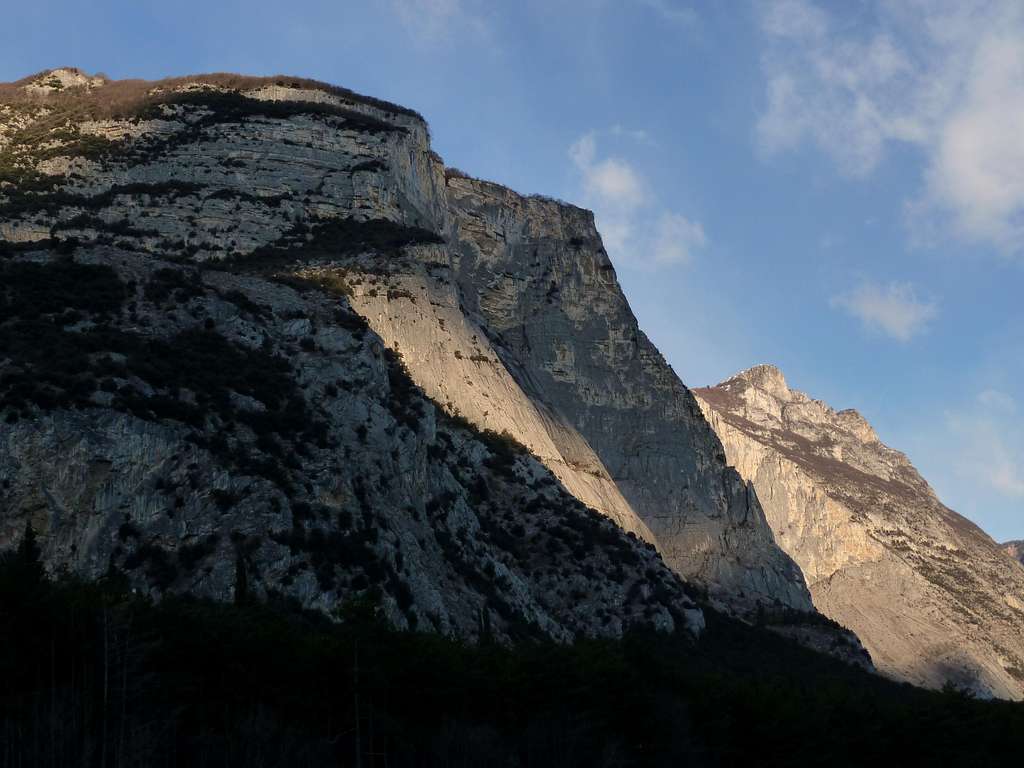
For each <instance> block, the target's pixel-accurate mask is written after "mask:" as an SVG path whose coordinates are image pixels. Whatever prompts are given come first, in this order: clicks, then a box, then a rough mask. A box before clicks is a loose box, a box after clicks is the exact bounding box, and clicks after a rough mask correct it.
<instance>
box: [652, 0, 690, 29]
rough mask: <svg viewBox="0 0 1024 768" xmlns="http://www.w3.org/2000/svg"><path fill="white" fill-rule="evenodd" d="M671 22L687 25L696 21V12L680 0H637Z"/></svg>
mask: <svg viewBox="0 0 1024 768" xmlns="http://www.w3.org/2000/svg"><path fill="white" fill-rule="evenodd" d="M637 2H638V3H639V4H640V5H642V6H646V7H647V8H650V9H651V10H653V11H654V12H656V13H657V14H658V15H659V16H661V18H663V19H664V20H665V21H667V22H669V23H671V24H679V25H680V26H685V27H689V26H692V25H693V24H696V23H697V12H696V11H695V10H694V9H693V8H691V7H690V6H689V5H687V4H686V3H683V2H680V0H637Z"/></svg>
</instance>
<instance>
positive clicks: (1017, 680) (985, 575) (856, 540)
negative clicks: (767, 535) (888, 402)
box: [694, 365, 1024, 699]
mask: <svg viewBox="0 0 1024 768" xmlns="http://www.w3.org/2000/svg"><path fill="white" fill-rule="evenodd" d="M694 392H695V394H696V396H697V399H698V401H699V402H700V405H701V407H702V408H703V410H704V412H705V413H706V414H707V417H708V420H709V421H710V423H711V425H712V426H713V427H714V429H715V431H716V432H717V434H718V436H719V438H721V441H722V443H723V445H724V446H725V452H726V455H727V457H728V460H729V463H730V464H732V465H733V466H735V467H736V469H737V470H738V471H739V473H740V475H741V476H742V477H743V478H744V479H746V480H747V481H749V482H750V483H752V484H753V486H754V488H755V490H756V491H757V495H758V497H759V498H760V500H761V504H762V506H763V508H764V511H765V515H766V518H767V521H768V523H769V525H770V526H771V529H772V531H773V532H774V534H775V540H776V541H777V542H778V544H779V546H781V547H782V548H783V549H784V550H785V551H786V552H787V553H788V554H789V555H790V556H791V557H792V558H793V559H794V560H795V561H796V562H797V564H798V565H799V566H800V568H801V569H802V571H803V573H804V575H805V577H806V579H807V584H808V586H809V588H810V591H811V595H812V597H813V600H814V605H815V606H816V607H817V608H818V610H819V611H821V612H822V613H824V614H825V615H827V616H829V617H831V618H833V619H835V620H836V621H837V622H839V623H841V624H843V625H845V626H847V627H849V628H850V629H852V630H853V631H854V632H855V633H856V634H857V636H858V637H859V638H860V639H861V641H862V642H863V643H864V645H865V647H866V648H867V649H868V651H869V652H870V654H871V657H872V660H873V661H874V663H875V665H876V666H877V668H878V669H879V670H880V671H882V672H884V673H885V674H888V675H890V676H892V677H895V678H898V679H902V680H907V681H909V682H913V683H915V684H920V685H925V686H931V687H941V686H942V685H944V684H945V683H946V682H952V683H953V684H955V685H958V686H961V687H966V688H968V689H970V690H974V691H976V692H978V693H979V694H982V695H994V696H999V697H1005V698H1015V699H1019V698H1021V696H1022V693H1024V569H1022V568H1020V567H1018V566H1017V565H1016V564H1015V563H1013V562H1012V561H1011V560H1010V559H1009V558H1007V557H1006V553H1004V552H1002V551H1001V550H1000V548H999V545H997V544H996V543H995V542H993V541H992V540H991V539H990V538H989V537H988V536H986V535H985V534H984V533H983V532H982V531H981V530H980V529H978V528H977V527H976V526H975V525H973V524H972V523H970V522H969V521H968V520H966V519H964V518H963V517H961V516H960V515H957V514H956V513H955V512H953V511H952V510H950V509H948V508H947V507H945V506H943V504H942V503H941V502H940V501H939V500H938V498H937V497H936V496H935V493H934V492H933V491H932V489H931V488H930V487H929V485H928V484H927V483H926V482H925V480H924V479H923V478H922V477H921V476H920V475H919V474H918V473H917V471H916V470H915V469H914V467H913V466H912V465H911V464H910V462H909V461H908V460H907V458H906V456H904V455H903V454H902V453H900V452H898V451H895V450H893V449H891V448H889V447H887V446H885V445H883V444H882V443H881V442H880V441H879V439H878V436H877V435H876V434H875V432H874V430H873V429H872V428H871V426H870V425H869V424H868V423H867V422H866V421H865V420H864V418H863V417H862V416H861V415H860V414H858V413H857V412H856V411H852V410H846V411H835V410H833V409H832V408H830V407H829V406H828V405H826V404H825V403H823V402H821V401H818V400H812V399H811V398H809V397H807V396H806V395H805V394H803V393H801V392H797V391H795V390H792V389H790V388H789V386H788V385H787V383H786V381H785V378H784V377H783V375H782V373H781V372H780V371H779V370H778V369H777V368H775V367H773V366H767V365H763V366H757V367H755V368H751V369H750V370H747V371H744V372H743V373H740V374H738V375H737V376H735V377H733V378H731V379H729V380H727V381H725V382H722V383H721V384H718V385H717V386H715V387H710V388H706V389H697V390H694Z"/></svg>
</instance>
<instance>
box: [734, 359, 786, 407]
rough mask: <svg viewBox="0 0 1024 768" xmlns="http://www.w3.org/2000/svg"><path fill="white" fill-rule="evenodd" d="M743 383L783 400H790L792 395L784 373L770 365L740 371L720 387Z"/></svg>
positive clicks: (763, 364) (764, 364)
mask: <svg viewBox="0 0 1024 768" xmlns="http://www.w3.org/2000/svg"><path fill="white" fill-rule="evenodd" d="M738 381H742V382H745V383H746V384H748V385H749V386H751V387H754V388H755V389H760V390H762V391H764V392H767V393H768V394H770V395H773V396H775V397H778V398H781V399H788V397H789V395H790V389H789V384H788V383H787V382H786V377H785V376H784V375H783V373H782V371H781V370H780V369H779V368H778V367H777V366H774V365H772V364H770V363H762V364H761V365H755V366H753V367H752V368H747V369H746V370H745V371H740V372H739V373H737V374H736V375H735V376H733V377H732V378H730V379H727V380H726V381H724V382H722V383H721V384H720V385H718V386H728V385H729V384H731V383H733V382H738Z"/></svg>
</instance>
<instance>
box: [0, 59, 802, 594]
mask: <svg viewBox="0 0 1024 768" xmlns="http://www.w3.org/2000/svg"><path fill="white" fill-rule="evenodd" d="M0 103H2V104H3V106H2V110H3V112H2V114H0V126H2V129H0V151H2V153H3V158H2V166H0V183H4V185H5V186H4V191H5V195H6V198H7V199H6V202H5V203H4V204H3V216H2V217H0V237H3V238H5V239H6V240H7V241H9V242H12V243H18V244H20V245H21V246H22V247H28V244H30V243H33V242H34V243H38V244H40V245H41V246H42V245H44V244H47V243H50V244H52V243H55V242H58V241H61V242H69V241H76V242H80V243H88V244H102V245H104V246H107V247H114V248H117V249H121V250H127V251H131V252H142V253H146V254H150V255H152V256H153V257H156V258H163V259H166V260H173V261H176V262H184V263H188V262H191V263H195V264H231V265H233V266H232V268H233V269H236V270H247V271H253V270H261V269H262V270H271V271H273V270H277V271H278V272H280V271H281V270H282V267H283V266H287V268H288V269H287V271H289V272H291V273H293V274H301V275H303V276H305V277H306V278H307V279H312V280H314V281H318V282H321V283H329V284H331V285H333V286H334V287H335V289H336V290H338V291H340V292H342V293H344V294H345V295H346V297H347V300H348V301H349V302H350V305H351V306H352V307H353V308H354V309H356V311H358V312H359V313H360V314H361V315H363V316H364V317H365V318H366V320H367V321H368V322H369V324H370V326H371V328H372V329H373V330H374V331H375V332H376V333H377V334H379V336H380V337H381V338H382V339H383V341H384V342H385V344H386V345H387V346H389V347H390V348H392V349H393V350H395V351H396V352H398V353H400V354H401V355H402V356H403V358H404V360H405V363H406V365H407V366H408V370H409V372H410V374H411V375H412V377H413V379H414V380H415V381H416V383H417V384H419V385H420V386H422V387H423V389H424V390H425V392H426V394H427V395H428V396H430V397H431V398H432V399H433V400H434V401H436V402H438V403H439V404H441V405H442V406H443V407H444V409H445V410H446V411H447V412H448V413H450V414H452V415H457V416H462V417H464V418H466V419H468V420H469V421H470V422H471V423H472V424H474V425H476V426H477V427H480V428H484V429H490V430H493V431H495V432H498V433H501V432H507V433H509V434H510V435H511V436H513V437H514V438H515V439H516V440H518V441H519V442H521V443H522V444H524V445H525V446H527V447H528V448H529V449H530V450H531V451H532V452H533V453H534V454H535V455H536V456H537V457H538V458H539V459H540V461H541V462H542V463H543V464H545V465H546V466H547V467H548V468H549V469H550V470H551V471H552V472H553V473H554V475H555V476H556V477H557V478H558V480H559V481H560V482H561V484H562V485H563V486H564V487H565V488H566V489H567V490H568V491H569V492H570V493H572V494H573V495H574V496H576V498H578V499H579V500H580V501H581V502H583V503H584V504H586V505H587V506H589V507H592V508H594V509H596V510H598V511H600V512H602V513H603V514H605V515H606V516H608V517H610V518H611V519H612V520H614V521H615V522H616V523H617V524H618V525H619V526H620V527H622V528H624V529H626V530H627V531H630V532H633V533H636V534H637V535H638V536H640V537H641V538H644V539H646V540H648V541H649V542H652V543H653V544H654V545H655V546H656V547H657V548H658V549H659V550H660V551H661V553H662V554H663V555H664V557H665V559H666V561H667V562H668V563H669V564H670V566H671V567H672V568H674V569H675V570H676V571H677V572H678V573H680V574H682V575H683V576H684V577H687V578H689V579H691V580H693V581H695V582H697V583H699V584H701V585H703V586H704V587H705V588H707V589H708V591H709V592H710V594H711V597H712V599H714V600H715V601H716V602H717V603H718V604H720V605H723V606H726V607H728V608H729V609H730V610H734V611H738V612H741V613H748V614H750V613H752V612H753V611H754V609H755V607H756V606H757V605H758V604H764V605H774V604H779V605H783V606H788V607H794V608H798V609H801V610H808V609H810V607H811V604H810V598H809V595H808V593H807V590H806V586H805V585H804V581H803V577H802V575H801V574H800V572H799V569H798V568H797V567H796V566H795V565H794V564H793V562H792V561H791V560H790V558H789V557H788V556H786V554H785V553H784V552H783V551H782V550H780V549H779V548H778V547H777V546H776V545H775V543H774V541H773V538H772V533H771V530H770V529H769V527H768V526H767V524H766V522H765V519H764V514H763V511H762V510H761V507H760V505H759V504H758V501H757V498H756V495H755V494H754V493H753V492H752V491H751V489H750V488H749V487H748V485H747V484H746V483H744V482H743V480H742V479H741V478H740V477H739V476H738V475H737V474H736V473H735V472H734V471H733V470H731V469H729V468H728V467H727V466H726V464H725V460H724V458H725V457H724V454H723V452H722V448H721V445H720V444H719V442H718V440H717V438H716V437H715V435H714V433H713V432H712V431H711V430H710V429H709V428H708V426H707V423H706V422H705V420H704V418H703V416H702V414H701V413H700V411H699V409H698V407H697V405H696V403H695V401H694V400H693V398H692V396H691V395H690V393H689V391H688V390H687V389H686V387H685V386H684V385H683V384H682V383H681V382H680V381H679V379H678V378H677V377H676V376H675V374H674V373H673V372H672V371H671V369H670V368H669V366H668V365H667V364H666V363H665V361H664V360H663V358H662V357H661V356H660V354H658V352H657V350H656V349H655V348H654V347H653V346H652V345H651V344H650V342H649V341H648V340H647V339H646V337H644V335H643V334H642V333H641V332H640V331H639V329H638V327H637V324H636V320H635V318H634V317H633V315H632V313H631V312H630V310H629V307H628V304H627V303H626V301H625V298H624V297H623V295H622V292H621V290H620V289H619V286H618V283H617V281H616V278H615V273H614V270H613V268H612V266H611V264H610V263H609V261H608V257H607V254H606V253H605V251H604V249H603V247H602V245H601V241H600V237H599V236H598V234H597V232H596V230H595V228H594V223H593V218H592V216H591V215H590V214H589V213H587V212H586V211H583V210H581V209H578V208H575V207H573V206H569V205H565V204H561V203H557V202H555V201H551V200H546V199H541V198H531V197H523V196H520V195H517V194H515V193H513V192H511V191H509V190H507V189H504V188H502V187H499V186H497V185H493V184H488V183H485V182H480V181H476V180H473V179H468V178H464V177H463V176H462V175H460V174H456V173H451V172H447V173H446V170H445V168H444V166H443V163H442V162H441V160H440V158H439V157H438V156H437V155H436V154H434V153H433V152H432V151H431V150H430V146H429V134H428V130H427V127H426V124H425V123H424V122H423V120H422V119H421V118H420V117H419V116H418V115H416V114H415V113H413V112H411V111H409V110H407V109H403V108H401V107H397V106H395V105H390V104H386V103H383V102H379V101H376V100H373V99H367V98H365V97H360V96H357V95H356V94H352V93H351V92H348V91H345V90H344V89H339V88H333V87H328V86H323V85H322V84H317V83H311V82H309V81H299V80H294V79H292V78H265V79H254V78H243V77H239V76H227V75H219V76H207V77H193V78H179V79H176V80H169V81H162V82H160V83H144V82H140V81H122V82H115V81H105V80H102V79H98V78H90V77H88V76H86V75H84V74H83V73H79V72H75V71H58V72H52V73H46V74H44V75H42V76H39V77H36V78H30V79H28V80H26V81H22V82H20V83H14V84H10V85H7V86H2V87H0ZM394 227H399V228H401V232H400V233H399V234H397V235H396V234H395V233H394V232H392V231H391V230H392V229H393V228H394ZM402 233H404V234H402Z"/></svg>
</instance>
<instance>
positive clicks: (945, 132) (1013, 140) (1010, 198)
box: [756, 0, 1024, 253]
mask: <svg viewBox="0 0 1024 768" xmlns="http://www.w3.org/2000/svg"><path fill="white" fill-rule="evenodd" d="M826 7H827V8H828V11H826V10H825V8H826ZM759 10H760V13H759V17H760V25H761V29H762V31H763V33H764V36H765V41H766V48H765V53H764V57H763V69H764V74H765V79H766V85H765V89H766V102H767V103H766V108H765V110H764V112H763V113H762V115H761V117H760V119H759V121H758V124H757V128H756V136H757V143H758V145H759V147H760V149H761V150H762V152H764V153H765V154H766V155H774V154H778V153H781V152H785V151H788V150H791V149H794V148H796V147H798V146H800V145H802V144H804V143H810V144H813V145H815V146H817V147H818V148H819V149H820V150H821V151H823V152H825V153H826V154H827V155H829V156H830V157H832V158H833V159H834V160H835V162H836V163H837V165H838V166H839V168H840V169H841V170H842V172H844V173H845V174H848V175H850V176H853V177H864V176H867V175H869V174H870V173H872V171H873V170H874V169H875V168H876V167H877V165H878V164H879V163H880V162H881V161H882V160H883V158H884V157H885V155H886V151H887V149H888V148H889V147H890V145H893V144H903V145H909V146H912V147H916V148H917V149H918V150H919V151H920V152H921V153H922V156H923V159H924V170H923V172H922V174H921V179H920V191H919V193H918V195H917V196H916V197H915V199H913V200H910V201H908V213H909V214H910V217H909V220H910V221H911V223H912V224H914V225H915V226H917V227H925V228H929V227H931V228H934V227H936V226H938V227H940V228H942V227H948V226H950V225H951V226H952V229H953V231H954V232H955V233H956V234H957V235H959V236H961V237H963V238H965V239H967V240H970V241H974V242H979V243H987V244H990V245H994V246H995V247H997V248H999V249H1001V250H1003V251H1006V252H1014V253H1022V252H1024V142H1022V141H1020V136H1022V135H1024V4H1021V3H1020V2H1018V0H966V1H963V0H908V1H907V2H902V3H891V2H885V1H884V0H874V2H869V3H867V4H866V5H865V7H863V8H861V9H860V12H858V13H857V16H856V18H857V20H858V23H851V17H850V15H849V14H850V8H849V6H845V5H841V6H834V5H829V6H826V5H825V4H817V3H815V2H812V1H811V0H774V1H768V2H763V3H761V5H760V6H759ZM844 10H845V12H846V13H847V14H848V15H846V16H844V17H843V18H841V19H840V18H838V16H839V14H841V13H844ZM864 19H868V20H871V21H870V22H867V23H865V22H864V21H863V20H864Z"/></svg>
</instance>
